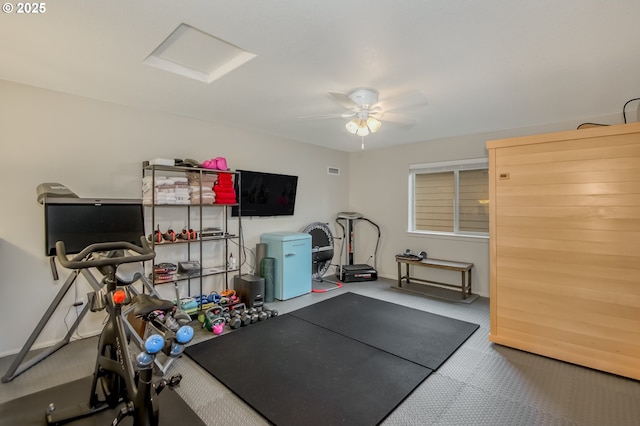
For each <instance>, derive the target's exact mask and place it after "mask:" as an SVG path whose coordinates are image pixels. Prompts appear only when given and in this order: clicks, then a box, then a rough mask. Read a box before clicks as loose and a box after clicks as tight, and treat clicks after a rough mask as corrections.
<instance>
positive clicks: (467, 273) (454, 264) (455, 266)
mask: <svg viewBox="0 0 640 426" xmlns="http://www.w3.org/2000/svg"><path fill="white" fill-rule="evenodd" d="M396 262H397V263H398V286H397V288H398V289H403V286H402V284H403V283H407V284H409V283H420V284H433V285H435V286H442V287H449V288H455V289H460V291H461V295H462V299H463V300H464V299H466V298H467V296H468V295H471V269H472V268H473V263H468V262H458V261H454V260H442V259H429V258H427V259H422V260H412V259H408V258H404V257H402V256H396ZM402 264H405V268H406V269H405V271H406V272H405V275H402ZM411 266H420V267H423V268H436V269H446V270H449V271H458V272H460V273H461V278H462V280H461V283H460V285H458V284H449V283H442V282H438V281H431V280H425V279H421V278H416V277H412V276H411V271H410V267H411Z"/></svg>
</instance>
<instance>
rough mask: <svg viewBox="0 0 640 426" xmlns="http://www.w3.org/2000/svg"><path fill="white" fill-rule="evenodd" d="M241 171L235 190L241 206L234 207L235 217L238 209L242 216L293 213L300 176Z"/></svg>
mask: <svg viewBox="0 0 640 426" xmlns="http://www.w3.org/2000/svg"><path fill="white" fill-rule="evenodd" d="M237 171H238V172H240V174H239V176H240V179H236V180H235V189H236V194H238V198H239V199H238V206H234V207H233V208H232V211H231V214H232V216H237V215H238V211H240V213H241V214H242V216H292V215H293V212H294V209H295V205H296V190H297V187H298V176H291V175H282V174H276V173H264V172H254V171H250V170H237ZM238 183H240V185H238ZM239 188H241V189H239Z"/></svg>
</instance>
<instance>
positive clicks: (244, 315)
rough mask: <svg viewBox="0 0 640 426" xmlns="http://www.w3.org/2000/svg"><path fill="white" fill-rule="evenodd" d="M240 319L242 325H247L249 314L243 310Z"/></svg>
mask: <svg viewBox="0 0 640 426" xmlns="http://www.w3.org/2000/svg"><path fill="white" fill-rule="evenodd" d="M240 321H241V322H242V325H243V326H247V325H249V324H251V315H249V314H248V313H246V312H243V313H242V314H241V315H240Z"/></svg>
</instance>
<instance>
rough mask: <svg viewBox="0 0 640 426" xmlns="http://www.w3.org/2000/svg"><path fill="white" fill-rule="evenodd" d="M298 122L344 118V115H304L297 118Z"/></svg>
mask: <svg viewBox="0 0 640 426" xmlns="http://www.w3.org/2000/svg"><path fill="white" fill-rule="evenodd" d="M297 118H299V119H300V120H315V119H321V118H345V117H344V114H320V115H305V116H302V117H297Z"/></svg>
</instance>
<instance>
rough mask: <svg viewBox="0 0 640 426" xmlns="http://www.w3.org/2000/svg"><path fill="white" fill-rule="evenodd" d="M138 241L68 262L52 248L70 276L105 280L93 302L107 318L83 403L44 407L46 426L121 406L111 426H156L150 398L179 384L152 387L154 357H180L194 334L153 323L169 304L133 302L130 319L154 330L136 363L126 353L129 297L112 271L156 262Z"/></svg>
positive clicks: (90, 250)
mask: <svg viewBox="0 0 640 426" xmlns="http://www.w3.org/2000/svg"><path fill="white" fill-rule="evenodd" d="M140 241H141V243H142V246H141V247H139V246H136V245H134V244H131V243H127V242H115V243H97V244H91V245H89V246H88V247H86V248H85V249H84V250H82V251H81V252H80V253H78V254H77V255H75V256H74V257H73V258H71V259H69V258H67V255H66V251H65V246H64V243H63V242H62V241H58V242H57V243H56V252H57V258H58V261H59V262H60V263H61V264H62V266H64V267H66V268H68V269H74V270H81V269H85V268H92V267H96V268H100V270H101V272H102V273H103V274H104V279H103V282H104V286H103V289H104V290H105V291H103V292H97V293H96V296H95V297H101V298H102V299H103V300H102V302H104V306H105V309H106V310H107V313H108V316H109V317H108V319H107V323H106V324H105V326H104V328H103V330H102V333H101V334H100V338H99V342H98V356H97V360H96V365H95V370H94V373H93V380H92V384H91V391H90V395H89V398H88V399H89V400H88V402H87V403H84V404H82V405H74V406H71V407H67V408H62V409H60V408H58V407H56V406H55V404H53V403H51V404H49V406H48V408H47V410H46V420H47V424H49V425H61V424H64V423H67V422H70V421H73V420H76V419H79V418H82V417H87V416H91V415H93V414H96V413H98V412H101V411H103V410H105V409H113V408H116V407H118V406H120V405H121V408H120V410H119V411H118V414H117V417H116V418H115V419H114V420H113V422H112V423H111V424H112V425H114V426H115V425H117V424H118V423H119V422H120V421H121V420H122V419H123V418H125V417H127V416H132V417H133V424H134V426H157V425H158V422H159V411H160V410H159V406H158V401H157V398H156V397H155V396H156V395H157V394H159V393H160V392H161V391H162V390H163V389H164V388H165V387H169V388H170V389H173V388H175V387H176V386H178V385H179V384H180V380H181V379H182V376H181V375H180V374H176V375H174V376H172V377H170V378H168V379H166V378H164V377H163V378H162V379H161V380H159V381H156V383H153V374H154V359H155V356H156V354H158V353H160V352H161V351H162V352H163V353H164V354H165V355H167V356H169V357H177V356H180V355H181V354H182V352H183V350H184V345H185V344H187V343H188V342H190V341H191V339H192V338H193V334H194V331H193V328H191V327H190V326H188V325H181V326H180V327H179V328H177V329H175V330H172V329H170V328H168V327H167V326H166V325H165V324H164V323H162V322H159V321H154V320H155V318H156V317H157V313H158V312H162V313H163V315H169V314H170V313H171V312H172V311H173V310H174V309H175V307H174V304H173V302H171V301H169V300H162V299H159V298H155V297H149V296H147V295H144V294H140V295H138V296H137V297H136V298H137V301H136V306H135V308H134V311H133V313H134V315H136V316H138V317H140V318H142V319H143V320H145V321H154V322H153V326H154V330H157V331H158V333H154V334H152V335H151V336H149V337H148V338H146V339H145V341H144V347H143V348H142V349H141V351H140V352H139V353H138V354H137V355H136V356H135V357H134V356H133V354H132V353H131V351H130V349H129V341H130V335H129V334H128V333H127V328H126V327H125V324H124V321H125V320H124V319H123V316H122V307H123V305H126V304H127V303H129V302H130V300H129V296H128V294H129V293H128V291H127V288H126V287H127V286H118V280H117V278H116V270H117V268H118V266H119V265H121V264H124V263H132V262H141V261H145V260H150V259H153V258H154V257H155V253H154V252H153V250H152V249H151V248H150V247H149V245H148V243H147V241H146V239H145V238H144V237H141V238H140ZM105 253H109V255H105ZM114 253H115V254H114ZM127 253H128V254H129V255H127ZM161 334H162V335H161Z"/></svg>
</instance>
